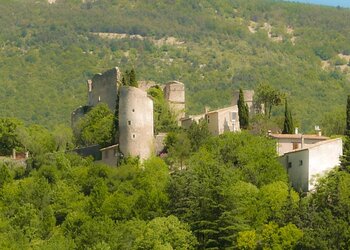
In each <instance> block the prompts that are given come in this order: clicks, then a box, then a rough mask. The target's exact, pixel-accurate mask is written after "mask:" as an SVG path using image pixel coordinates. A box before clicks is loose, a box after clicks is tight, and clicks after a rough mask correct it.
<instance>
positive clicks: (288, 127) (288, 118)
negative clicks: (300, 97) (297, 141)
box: [282, 99, 294, 134]
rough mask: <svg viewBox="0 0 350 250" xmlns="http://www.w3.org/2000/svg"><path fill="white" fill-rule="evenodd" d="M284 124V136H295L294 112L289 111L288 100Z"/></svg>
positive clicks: (285, 107)
mask: <svg viewBox="0 0 350 250" xmlns="http://www.w3.org/2000/svg"><path fill="white" fill-rule="evenodd" d="M284 105H285V106H284V124H283V131H282V134H293V133H294V123H293V117H292V112H291V111H290V110H289V109H288V104H287V99H286V100H285V104H284Z"/></svg>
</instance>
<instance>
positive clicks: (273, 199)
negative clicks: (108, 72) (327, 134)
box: [0, 109, 350, 250]
mask: <svg viewBox="0 0 350 250" xmlns="http://www.w3.org/2000/svg"><path fill="white" fill-rule="evenodd" d="M102 110H103V109H102ZM349 124H350V123H349ZM6 129H7V130H6ZM0 130H1V135H0V150H1V151H2V153H3V152H6V151H9V150H10V148H11V147H14V146H17V148H19V147H25V149H26V150H28V151H29V152H30V158H29V159H28V160H27V161H26V163H25V164H24V163H21V161H19V162H17V163H16V162H15V161H13V160H10V159H8V160H6V159H5V160H1V161H0V248H1V249H45V250H47V249H67V250H68V249H96V250H97V249H99V250H102V249H103V250H108V249H150V250H151V249H347V247H348V246H349V242H350V226H349V215H350V192H349V190H350V173H349V171H350V170H349V169H350V168H349V166H350V165H349V159H350V146H349V145H350V144H349V143H350V140H349V138H348V140H347V142H348V143H347V144H346V145H347V147H345V149H347V151H346V156H347V158H346V159H347V162H345V163H344V164H343V165H342V167H339V168H335V169H334V170H332V171H331V172H330V173H329V174H328V175H327V176H325V177H323V178H322V179H320V180H319V182H318V185H317V186H316V189H315V190H314V191H313V192H311V193H309V194H308V195H306V194H303V193H302V192H297V191H298V190H294V189H293V188H292V187H291V186H290V183H289V181H288V178H287V173H286V170H285V169H284V168H283V167H282V165H281V164H280V163H279V162H278V160H277V154H276V149H275V147H276V146H275V142H274V141H273V140H272V139H269V138H266V137H265V136H256V135H252V134H251V133H249V132H241V133H226V134H223V135H220V136H218V137H217V136H216V137H213V136H210V133H209V131H208V128H207V124H206V123H205V122H200V123H199V124H195V123H194V124H193V125H192V126H191V127H190V128H189V129H188V130H174V131H173V132H171V133H169V135H168V137H167V140H166V148H167V152H168V153H167V155H166V156H164V155H163V157H162V158H159V157H152V158H150V159H148V160H147V161H144V162H143V163H140V162H139V160H138V159H137V158H125V159H124V160H123V161H122V163H121V164H120V166H119V167H110V166H107V165H103V164H102V163H98V162H93V161H92V158H81V157H80V156H78V155H76V154H75V153H72V152H69V151H66V149H67V147H68V146H69V145H72V144H73V137H72V136H71V134H70V133H68V132H69V131H65V130H63V129H57V130H55V132H49V131H48V130H47V129H45V128H42V127H40V126H38V125H32V126H30V127H25V126H24V125H23V124H22V123H20V122H19V121H18V120H13V119H1V121H0ZM349 131H350V130H349ZM349 135H350V133H348V136H349ZM11 143H15V144H11ZM65 151H66V152H65Z"/></svg>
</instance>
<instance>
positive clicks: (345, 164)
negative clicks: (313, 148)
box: [340, 95, 350, 171]
mask: <svg viewBox="0 0 350 250" xmlns="http://www.w3.org/2000/svg"><path fill="white" fill-rule="evenodd" d="M344 134H345V138H344V144H343V155H342V157H341V158H340V166H341V168H342V169H344V170H348V171H349V166H350V95H348V100H347V105H346V128H345V131H344Z"/></svg>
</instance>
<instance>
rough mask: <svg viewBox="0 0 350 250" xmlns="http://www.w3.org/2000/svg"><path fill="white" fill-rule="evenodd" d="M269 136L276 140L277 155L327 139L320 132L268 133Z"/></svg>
mask: <svg viewBox="0 0 350 250" xmlns="http://www.w3.org/2000/svg"><path fill="white" fill-rule="evenodd" d="M269 136H270V137H271V138H273V139H275V140H276V150H277V154H278V155H279V156H281V155H284V154H285V153H287V152H291V151H293V150H297V149H304V148H307V147H309V146H311V145H313V144H315V143H318V142H321V141H325V140H328V139H329V137H326V136H322V135H320V134H305V135H303V134H269Z"/></svg>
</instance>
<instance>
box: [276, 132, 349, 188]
mask: <svg viewBox="0 0 350 250" xmlns="http://www.w3.org/2000/svg"><path fill="white" fill-rule="evenodd" d="M315 130H316V133H315V134H299V133H298V129H297V128H296V129H295V134H272V133H269V137H270V138H272V139H275V140H276V151H277V154H278V156H279V161H280V162H281V163H282V165H283V166H284V168H285V169H286V171H287V173H288V177H289V180H290V182H291V185H292V186H293V187H294V188H295V190H297V191H301V192H309V191H312V190H313V189H314V187H315V184H316V182H317V179H318V178H319V177H321V176H323V175H324V174H326V173H327V172H328V171H330V170H331V169H333V168H334V167H335V166H337V165H339V163H340V160H339V159H340V157H341V155H342V154H343V151H342V148H343V144H342V140H341V139H340V138H337V139H330V138H329V137H326V136H322V134H321V130H320V128H319V127H318V126H316V127H315Z"/></svg>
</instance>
